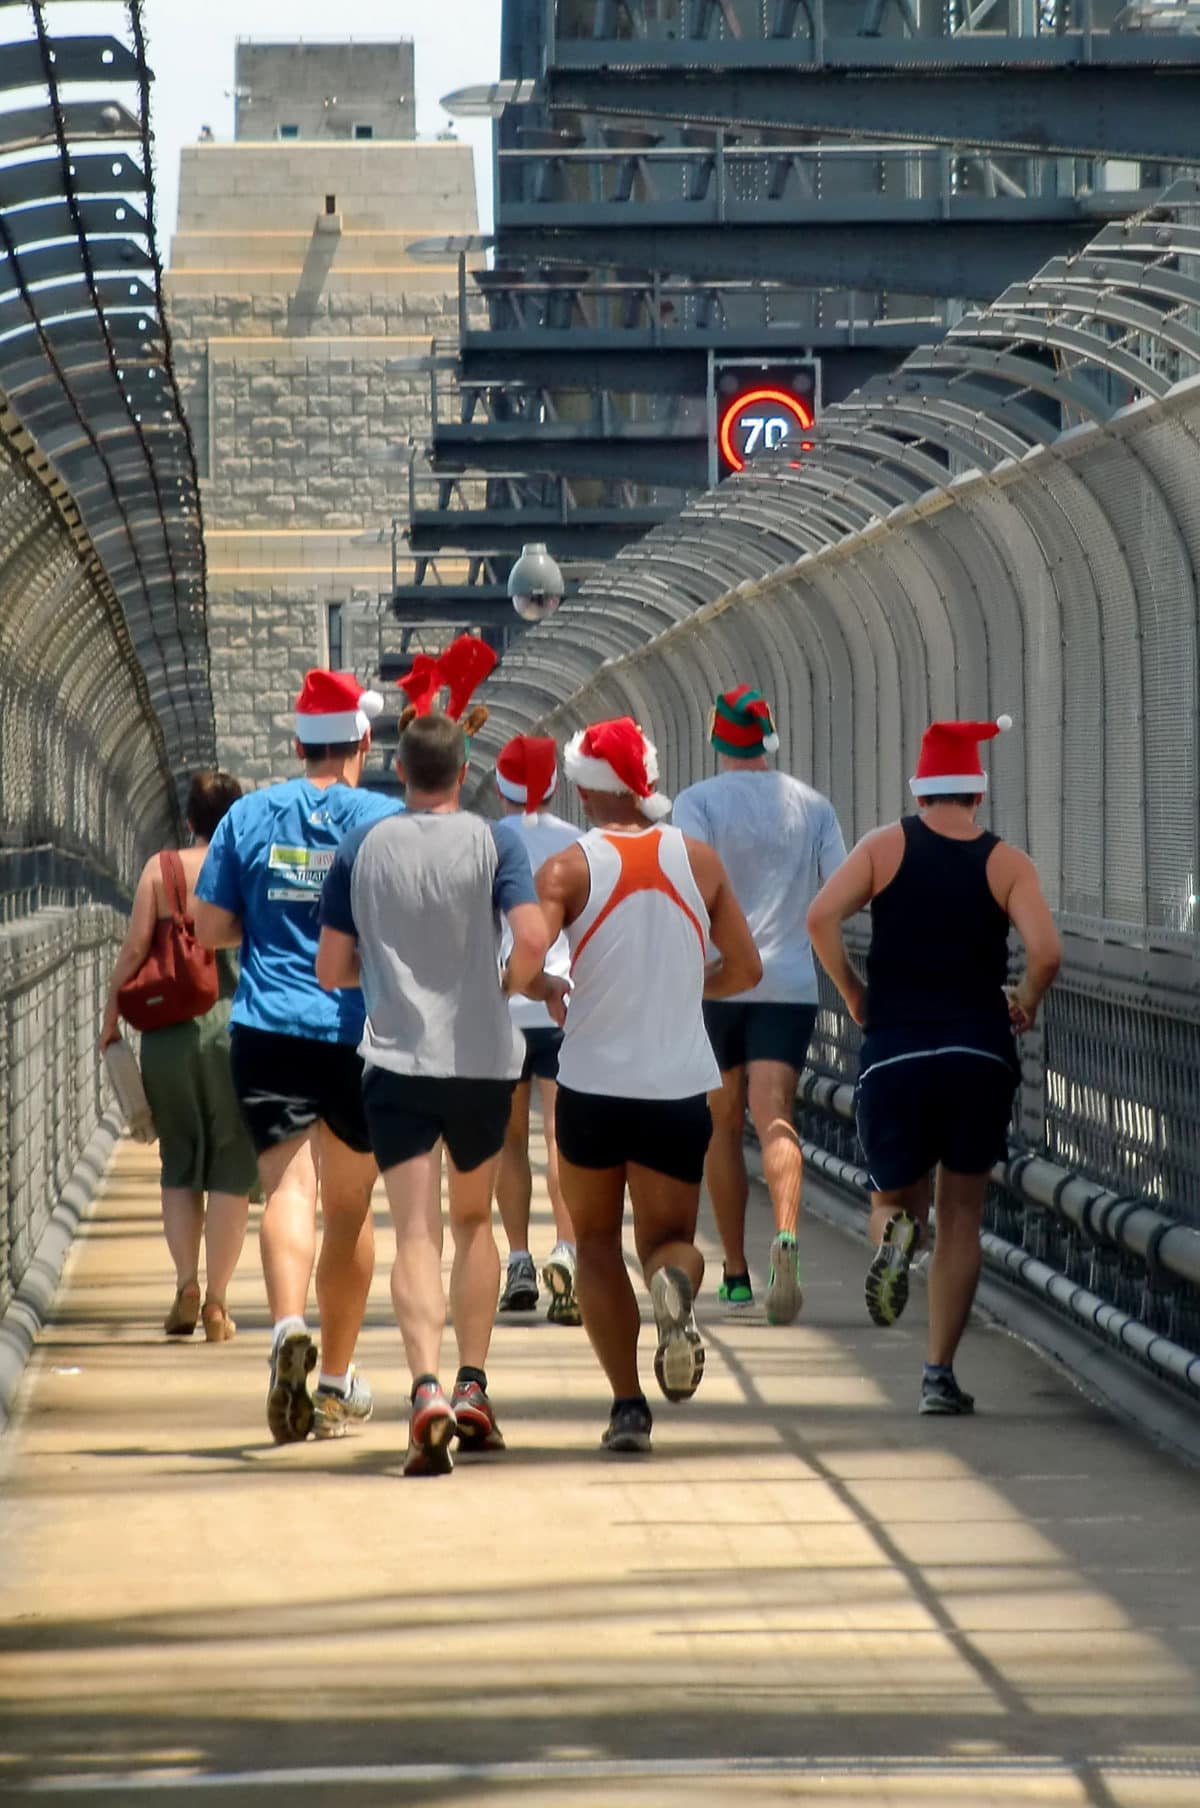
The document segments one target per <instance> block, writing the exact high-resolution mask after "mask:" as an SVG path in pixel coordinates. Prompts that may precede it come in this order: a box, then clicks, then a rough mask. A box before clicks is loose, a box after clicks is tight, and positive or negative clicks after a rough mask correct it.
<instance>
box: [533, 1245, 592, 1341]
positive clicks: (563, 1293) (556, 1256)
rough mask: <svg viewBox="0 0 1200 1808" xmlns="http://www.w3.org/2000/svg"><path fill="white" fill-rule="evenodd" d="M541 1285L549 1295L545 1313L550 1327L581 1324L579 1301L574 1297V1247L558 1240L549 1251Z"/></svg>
mask: <svg viewBox="0 0 1200 1808" xmlns="http://www.w3.org/2000/svg"><path fill="white" fill-rule="evenodd" d="M542 1285H543V1286H544V1287H545V1289H546V1292H547V1293H548V1294H549V1295H550V1306H549V1309H548V1311H547V1313H546V1317H547V1318H548V1319H549V1321H550V1323H551V1324H552V1325H578V1324H582V1323H583V1319H582V1315H581V1314H580V1311H579V1301H578V1299H577V1298H576V1297H575V1245H574V1244H573V1243H568V1242H566V1241H565V1239H560V1240H559V1242H557V1243H556V1244H555V1245H554V1248H553V1249H552V1250H551V1251H550V1254H549V1256H548V1258H547V1260H546V1265H545V1267H544V1268H543V1269H542Z"/></svg>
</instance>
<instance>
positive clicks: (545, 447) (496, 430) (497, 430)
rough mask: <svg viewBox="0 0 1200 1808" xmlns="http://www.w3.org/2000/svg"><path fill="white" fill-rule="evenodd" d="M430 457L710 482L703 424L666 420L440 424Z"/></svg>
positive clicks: (483, 466) (446, 467)
mask: <svg viewBox="0 0 1200 1808" xmlns="http://www.w3.org/2000/svg"><path fill="white" fill-rule="evenodd" d="M431 463H432V465H433V468H434V470H435V471H470V472H472V473H475V472H486V473H497V474H500V473H505V472H523V471H544V472H546V473H547V474H548V475H549V476H553V477H605V478H626V479H628V480H629V481H630V482H631V483H642V484H649V485H654V484H659V485H665V486H667V487H669V488H674V489H701V488H703V486H704V485H705V484H706V483H707V482H708V439H707V435H706V433H705V432H704V430H703V429H702V428H696V427H680V428H675V427H672V426H671V424H670V423H669V422H665V421H647V422H626V423H625V424H624V425H623V426H621V427H618V426H617V425H616V424H615V423H614V424H613V425H612V426H611V427H610V428H609V429H608V430H602V429H600V428H596V427H591V426H588V425H585V424H583V423H580V424H579V425H572V424H567V423H559V422H539V421H483V422H478V423H476V422H467V423H460V422H440V423H439V424H438V426H437V427H436V428H435V430H434V437H433V447H432V454H431Z"/></svg>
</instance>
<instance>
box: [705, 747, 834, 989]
mask: <svg viewBox="0 0 1200 1808" xmlns="http://www.w3.org/2000/svg"><path fill="white" fill-rule="evenodd" d="M671 820H672V821H673V822H674V824H675V826H676V827H677V828H680V829H682V830H683V831H684V833H685V834H687V835H694V836H696V837H697V838H698V839H699V840H701V841H706V842H707V843H708V845H709V847H711V848H713V849H715V851H716V852H717V853H718V854H719V855H720V856H721V860H722V862H723V863H724V866H725V870H726V872H727V873H728V874H729V877H730V880H731V882H732V884H733V889H734V892H735V894H736V896H737V901H738V903H739V904H740V905H741V907H742V910H743V911H744V913H745V916H746V921H747V922H748V923H749V925H750V933H751V935H752V936H753V937H754V945H755V947H756V948H757V949H758V954H759V959H760V960H761V961H762V968H763V976H762V979H761V980H760V981H759V983H758V985H757V986H755V987H754V989H753V990H752V991H750V992H746V993H744V994H742V995H741V996H740V997H739V998H736V999H730V1000H729V1001H728V1002H729V1003H730V1004H737V1003H741V1002H743V1000H750V999H754V1000H756V1001H757V1002H759V1003H763V1004H769V1003H806V1004H808V1003H812V1004H815V1003H816V999H817V981H816V970H815V968H814V966H813V957H812V948H811V946H810V944H809V939H808V930H807V929H806V927H805V917H806V916H807V914H808V907H809V905H810V904H811V903H812V901H813V899H814V898H815V897H816V895H817V892H818V891H819V890H820V889H821V885H822V884H823V883H824V880H825V879H826V878H828V876H829V874H830V873H831V872H832V871H834V869H835V868H836V867H837V866H839V865H840V864H841V861H842V860H843V859H844V858H845V847H844V844H843V842H842V836H841V830H840V829H839V827H838V821H837V816H836V815H835V813H834V809H833V805H832V804H831V803H830V802H829V799H828V798H827V797H823V796H822V795H821V793H820V792H819V791H815V790H814V789H813V787H812V786H811V785H806V784H805V783H804V782H803V780H801V779H798V778H793V777H792V776H791V774H790V773H787V772H776V771H772V770H770V769H754V770H748V771H746V770H743V771H732V770H726V771H723V772H719V773H717V774H716V776H715V777H714V778H706V779H701V780H700V782H699V783H698V784H695V785H689V786H688V788H687V789H686V790H685V791H681V792H680V794H679V795H678V797H677V798H676V799H675V808H674V812H673V814H672V818H671Z"/></svg>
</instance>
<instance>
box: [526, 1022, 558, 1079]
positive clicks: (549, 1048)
mask: <svg viewBox="0 0 1200 1808" xmlns="http://www.w3.org/2000/svg"><path fill="white" fill-rule="evenodd" d="M521 1034H522V1035H523V1036H524V1038H525V1061H524V1064H523V1066H522V1068H521V1078H520V1080H519V1081H518V1085H521V1086H524V1085H525V1084H526V1082H527V1081H529V1080H557V1078H558V1051H559V1049H560V1048H561V1047H562V1039H563V1033H562V1031H561V1030H560V1029H556V1028H555V1026H554V1025H553V1024H548V1025H547V1026H546V1027H545V1028H544V1029H540V1028H535V1029H531V1030H522V1031H521Z"/></svg>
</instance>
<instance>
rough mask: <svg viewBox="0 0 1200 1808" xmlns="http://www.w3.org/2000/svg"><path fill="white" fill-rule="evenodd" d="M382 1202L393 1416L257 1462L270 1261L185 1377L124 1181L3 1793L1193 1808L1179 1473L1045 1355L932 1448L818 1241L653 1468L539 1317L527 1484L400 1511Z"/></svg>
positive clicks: (807, 1242)
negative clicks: (783, 1312)
mask: <svg viewBox="0 0 1200 1808" xmlns="http://www.w3.org/2000/svg"><path fill="white" fill-rule="evenodd" d="M377 1201H378V1203H377V1223H378V1225H379V1233H380V1234H379V1258H380V1259H379V1271H378V1279H377V1282H376V1286H375V1289H374V1292H373V1294H372V1299H371V1305H370V1311H369V1323H368V1329H367V1330H366V1332H365V1335H364V1337H363V1340H362V1344H361V1347H360V1359H361V1363H362V1366H363V1368H364V1369H365V1370H366V1372H367V1373H368V1374H369V1375H370V1378H371V1380H372V1382H373V1384H374V1386H375V1390H376V1396H377V1399H378V1402H379V1406H378V1411H377V1414H376V1417H375V1419H374V1421H373V1422H372V1423H371V1424H370V1425H369V1426H367V1427H366V1428H365V1429H364V1430H363V1431H362V1433H361V1434H360V1435H357V1436H352V1437H350V1438H347V1439H345V1440H344V1441H341V1442H337V1443H321V1444H314V1443H311V1442H310V1443H307V1444H304V1445H295V1446H286V1447H282V1448H276V1447H275V1446H273V1445H272V1444H271V1443H270V1442H269V1441H268V1440H267V1435H266V1430H265V1425H264V1419H263V1394H264V1389H265V1383H266V1374H267V1364H266V1355H267V1335H266V1317H265V1310H264V1307H263V1303H262V1293H261V1281H260V1279H259V1273H258V1261H257V1251H256V1250H255V1248H254V1247H253V1243H252V1242H251V1243H248V1245H247V1249H246V1253H245V1256H244V1258H243V1262H242V1267H241V1271H240V1275H239V1278H238V1280H237V1282H236V1284H235V1289H234V1292H233V1294H232V1296H231V1302H230V1303H231V1306H232V1309H233V1311H234V1314H235V1316H236V1318H237V1319H238V1321H239V1325H240V1327H241V1329H240V1333H239V1336H238V1338H237V1340H236V1341H235V1342H234V1343H232V1344H230V1345H225V1346H206V1345H205V1344H203V1343H202V1342H200V1341H199V1340H193V1341H191V1342H186V1341H185V1342H182V1343H168V1342H167V1341H166V1340H165V1339H164V1338H163V1337H162V1336H161V1334H160V1333H159V1330H158V1325H159V1323H160V1321H161V1318H162V1313H163V1310H164V1308H165V1305H166V1303H167V1301H168V1297H169V1294H170V1283H169V1269H168V1264H167V1261H166V1255H165V1251H164V1249H163V1247H162V1243H161V1238H160V1235H159V1230H158V1194H157V1185H156V1170H155V1162H154V1159H153V1155H152V1154H151V1153H148V1152H146V1151H145V1150H142V1149H138V1148H136V1147H134V1146H132V1145H125V1146H123V1147H122V1148H121V1149H120V1151H119V1152H118V1156H117V1159H116V1161H115V1163H114V1166H113V1170H112V1174H111V1177H110V1180H109V1183H108V1185H107V1187H106V1189H105V1191H104V1194H103V1197H102V1198H101V1199H100V1201H99V1203H98V1205H97V1208H96V1211H95V1214H94V1216H93V1217H92V1219H91V1221H90V1222H89V1223H88V1224H87V1225H86V1226H85V1228H84V1230H83V1232H82V1234H81V1235H80V1237H79V1239H78V1242H77V1245H76V1247H75V1249H74V1251H73V1253H72V1258H71V1262H70V1266H69V1270H68V1274H67V1277H66V1281H65V1285H64V1287H63V1290H62V1293H61V1295H60V1300H59V1307H58V1311H57V1314H56V1316H55V1319H54V1322H53V1324H52V1325H51V1326H50V1327H49V1329H48V1330H47V1332H46V1334H45V1335H44V1337H43V1339H42V1342H41V1345H40V1348H39V1349H38V1351H37V1353H36V1356H35V1358H34V1361H33V1363H32V1364H31V1367H30V1370H29V1373H28V1376H27V1378H26V1383H25V1388H24V1394H23V1402H22V1408H21V1411H20V1413H19V1415H18V1419H17V1422H16V1426H15V1429H14V1431H13V1433H12V1434H11V1435H10V1436H9V1438H8V1439H7V1440H6V1442H5V1444H4V1445H3V1446H0V1462H2V1463H3V1465H4V1468H3V1491H2V1496H0V1502H2V1504H0V1550H2V1552H3V1564H4V1582H3V1597H2V1602H0V1605H2V1616H0V1797H3V1796H9V1797H10V1798H11V1799H15V1800H17V1801H20V1802H23V1803H24V1802H28V1803H30V1804H44V1805H49V1804H58V1805H62V1808H65V1805H67V1804H74V1803H78V1802H83V1801H86V1800H88V1799H89V1798H92V1797H97V1796H98V1797H99V1798H100V1799H103V1800H107V1801H111V1802H114V1803H117V1804H121V1805H122V1808H124V1805H125V1804H127V1803H128V1804H131V1805H132V1804H138V1805H140V1804H141V1803H143V1802H145V1803H151V1804H162V1805H166V1804H171V1805H174V1804H180V1805H182V1804H185V1803H189V1802H191V1801H192V1800H193V1798H196V1799H203V1800H206V1801H212V1802H213V1803H214V1808H216V1805H218V1804H219V1805H220V1808H233V1805H234V1804H238V1805H240V1804H243V1803H244V1804H259V1803H266V1802H268V1801H270V1802H273V1803H274V1802H279V1803H287V1804H288V1805H289V1808H291V1805H292V1804H295V1805H296V1808H311V1805H313V1804H318V1803H320V1804H326V1803H327V1804H330V1805H335V1804H336V1805H337V1808H383V1805H384V1804H388V1805H392V1804H413V1803H420V1804H438V1805H439V1808H456V1805H457V1804H465V1803H477V1802H484V1801H486V1802H493V1801H494V1802H497V1803H502V1802H508V1801H511V1802H513V1803H520V1804H521V1805H522V1808H526V1805H527V1804H535V1805H537V1808H542V1805H549V1804H559V1803H564V1804H565V1803H569V1804H571V1808H577V1805H579V1804H595V1805H599V1804H604V1805H605V1808H608V1805H609V1804H612V1803H615V1802H619V1803H621V1804H625V1803H630V1804H636V1805H638V1808H641V1805H643V1804H651V1803H675V1802H679V1803H683V1802H687V1803H696V1804H704V1805H705V1808H708V1805H709V1804H726V1803H732V1802H734V1801H741V1800H745V1801H746V1802H747V1803H749V1804H753V1805H754V1808H758V1805H759V1804H768V1803H769V1804H774V1803H784V1802H787V1803H796V1802H801V1803H803V1802H820V1803H822V1804H831V1805H835V1808H848V1805H850V1804H853V1805H854V1808H867V1805H868V1804H869V1805H870V1808H918V1805H919V1808H926V1805H927V1804H928V1805H931V1808H932V1805H937V1808H1026V1805H1029V1804H1039V1805H1050V1808H1076V1805H1084V1804H1086V1805H1090V1808H1195V1804H1196V1803H1197V1802H1198V1801H1200V1557H1198V1555H1197V1539H1196V1526H1197V1523H1198V1518H1197V1509H1198V1508H1200V1478H1198V1477H1197V1476H1196V1475H1195V1474H1193V1473H1191V1472H1189V1471H1187V1470H1184V1469H1181V1468H1178V1467H1176V1466H1175V1465H1174V1464H1173V1463H1172V1462H1171V1461H1170V1460H1168V1459H1167V1458H1165V1457H1162V1456H1159V1455H1158V1454H1156V1453H1155V1452H1154V1451H1153V1450H1151V1449H1150V1448H1149V1447H1147V1446H1146V1445H1144V1444H1143V1443H1142V1442H1140V1441H1139V1440H1138V1439H1137V1438H1136V1437H1135V1436H1134V1435H1133V1434H1131V1433H1130V1432H1128V1431H1126V1430H1124V1429H1122V1428H1121V1427H1119V1426H1117V1425H1115V1424H1114V1423H1113V1422H1112V1421H1111V1420H1109V1419H1108V1418H1106V1417H1105V1416H1104V1415H1103V1414H1102V1413H1101V1412H1100V1411H1099V1410H1097V1409H1096V1408H1094V1407H1093V1406H1092V1405H1091V1404H1090V1403H1089V1402H1088V1401H1087V1400H1086V1399H1085V1398H1084V1397H1083V1396H1082V1395H1080V1394H1079V1393H1078V1392H1076V1391H1075V1390H1074V1389H1073V1388H1072V1387H1071V1386H1070V1385H1069V1384H1068V1383H1067V1382H1066V1381H1065V1380H1064V1379H1062V1378H1061V1377H1060V1375H1058V1374H1057V1373H1056V1372H1055V1371H1054V1370H1052V1369H1051V1368H1049V1367H1048V1366H1046V1365H1045V1364H1044V1363H1043V1362H1042V1361H1041V1360H1040V1359H1038V1358H1037V1357H1035V1356H1034V1355H1033V1354H1031V1353H1030V1352H1029V1351H1027V1350H1026V1349H1025V1348H1024V1347H1023V1346H1021V1345H1019V1344H1018V1343H1016V1342H1015V1341H1014V1340H1012V1339H1010V1338H1008V1337H1007V1336H1005V1335H1004V1334H1003V1333H1000V1332H998V1331H994V1330H988V1329H986V1328H980V1329H976V1330H974V1331H973V1332H971V1333H970V1334H969V1336H968V1340H967V1344H966V1346H965V1348H964V1354H963V1360H962V1365H961V1366H962V1373H963V1380H964V1382H965V1383H966V1384H967V1385H968V1386H969V1387H971V1388H972V1389H973V1390H974V1391H975V1392H976V1393H977V1394H978V1396H979V1401H980V1412H979V1416H978V1417H977V1418H976V1419H974V1420H954V1421H948V1420H929V1419H919V1418H918V1417H917V1416H916V1414H915V1412H914V1404H915V1391H916V1385H917V1379H918V1376H919V1370H920V1359H921V1354H922V1348H921V1336H922V1320H923V1314H924V1300H923V1291H922V1289H920V1288H918V1289H917V1292H916V1297H915V1300H914V1303H913V1305H912V1306H911V1307H910V1310H909V1313H908V1315H907V1317H906V1318H905V1319H904V1321H903V1322H902V1323H901V1325H900V1326H898V1327H897V1328H895V1329H894V1330H893V1331H890V1332H880V1331H877V1330H875V1329H874V1328H873V1327H872V1326H871V1325H870V1324H869V1323H868V1322H867V1320H866V1317H865V1313H864V1310H863V1304H862V1273H863V1266H864V1257H863V1253H862V1249H861V1248H860V1247H858V1246H856V1245H855V1244H854V1243H852V1242H851V1241H849V1240H848V1239H847V1238H845V1237H843V1236H841V1235H840V1234H839V1233H837V1232H834V1231H832V1230H828V1229H825V1228H823V1227H822V1226H820V1225H816V1224H811V1223H810V1224H809V1225H807V1226H806V1228H805V1231H804V1251H805V1258H806V1261H805V1265H806V1271H807V1276H808V1290H807V1299H806V1303H805V1308H804V1312H803V1315H802V1317H801V1319H800V1321H799V1322H798V1323H797V1324H796V1325H795V1326H794V1327H791V1328H788V1329H777V1328H771V1327H768V1326H767V1324H766V1323H765V1320H764V1318H763V1317H762V1315H761V1313H759V1314H751V1315H747V1316H741V1317H723V1318H721V1317H717V1316H716V1315H715V1314H716V1307H715V1304H714V1303H713V1302H712V1300H711V1295H707V1296H706V1297H707V1298H708V1302H709V1304H708V1313H707V1315H706V1331H707V1334H708V1337H709V1361H708V1368H707V1371H706V1374H705V1380H704V1385H703V1388H702V1390H701V1392H700V1394H699V1395H698V1397H697V1399H696V1400H695V1401H694V1402H693V1403H692V1404H691V1405H689V1406H685V1407H681V1408H678V1409H671V1408H668V1407H667V1406H666V1404H665V1402H657V1401H656V1402H655V1405H656V1450H655V1454H654V1456H653V1457H652V1458H650V1459H649V1460H642V1461H638V1460H636V1459H626V1460H618V1459H614V1458H611V1457H608V1458H606V1457H604V1456H602V1455H600V1454H599V1452H598V1450H597V1448H596V1446H597V1441H598V1439H599V1435H600V1432H601V1430H602V1428H603V1425H604V1422H605V1419H606V1416H607V1406H608V1401H607V1396H606V1392H605V1388H604V1384H603V1382H602V1379H601V1376H600V1373H599V1370H598V1368H597V1366H596V1364H595V1363H594V1361H593V1358H592V1356H591V1352H590V1350H589V1348H588V1345H587V1342H586V1339H585V1336H584V1334H583V1332H582V1331H575V1330H565V1329H562V1328H558V1327H555V1326H551V1325H549V1324H547V1323H546V1321H545V1319H544V1317H541V1316H539V1317H538V1318H537V1319H536V1320H531V1319H521V1320H518V1321H516V1322H511V1321H510V1322H502V1323H501V1324H500V1325H499V1327H498V1329H497V1333H496V1338H495V1342H494V1345H493V1355H492V1361H491V1364H490V1370H489V1372H490V1377H491V1391H492V1393H493V1396H494V1398H495V1401H496V1404H497V1408H498V1411H499V1413H500V1417H501V1422H502V1424H503V1426H504V1429H505V1432H506V1434H507V1437H508V1440H509V1445H510V1449H509V1451H508V1453H507V1454H505V1455H502V1456H497V1457H494V1458H476V1459H470V1458H468V1459H464V1460H463V1461H461V1462H460V1464H459V1466H458V1468H457V1469H456V1471H455V1474H454V1475H453V1477H451V1478H449V1479H448V1480H439V1481H405V1480H403V1479H402V1478H401V1473H400V1470H401V1461H402V1456H403V1446H404V1438H405V1402H404V1400H403V1399H402V1397H401V1387H402V1381H401V1376H402V1362H401V1355H400V1346H399V1340H398V1334H397V1333H396V1331H395V1329H394V1327H393V1324H392V1319H391V1309H390V1303H389V1300H388V1291H387V1265H388V1262H389V1260H390V1254H391V1235H390V1231H389V1230H388V1228H387V1222H386V1213H385V1211H384V1208H383V1203H382V1195H377ZM535 1218H536V1220H537V1223H536V1228H535V1233H534V1236H535V1248H536V1249H537V1250H538V1251H542V1250H544V1249H545V1248H548V1247H549V1243H550V1241H551V1231H550V1224H549V1210H548V1206H547V1203H546V1200H545V1195H544V1192H540V1193H539V1195H538V1197H537V1198H536V1199H535ZM751 1219H752V1222H753V1223H755V1224H756V1225H757V1227H758V1230H757V1234H756V1239H755V1240H756V1242H757V1244H758V1246H759V1251H760V1254H761V1253H762V1252H763V1251H764V1250H765V1246H766V1242H767V1238H768V1234H769V1233H768V1230H767V1220H768V1214H767V1212H766V1209H765V1205H763V1204H762V1202H761V1201H755V1202H752V1206H751ZM707 1248H708V1253H709V1254H710V1255H711V1254H712V1247H711V1244H709V1245H708V1246H707ZM715 1278H716V1276H715V1274H711V1275H710V1280H715ZM757 1279H758V1281H759V1284H760V1287H761V1282H762V1277H761V1274H760V1275H759V1276H758V1277H757ZM648 1372H649V1365H648V1364H647V1373H648ZM660 1408H661V1410H660Z"/></svg>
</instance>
